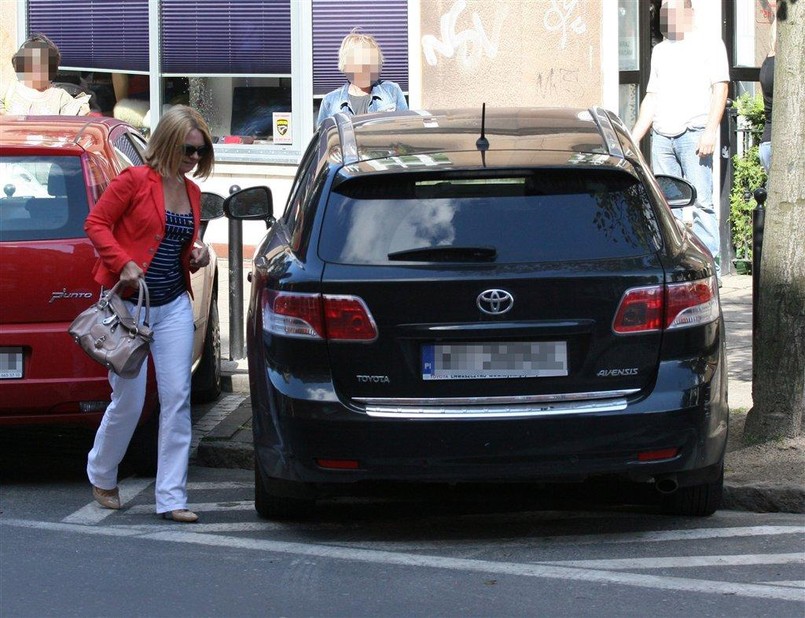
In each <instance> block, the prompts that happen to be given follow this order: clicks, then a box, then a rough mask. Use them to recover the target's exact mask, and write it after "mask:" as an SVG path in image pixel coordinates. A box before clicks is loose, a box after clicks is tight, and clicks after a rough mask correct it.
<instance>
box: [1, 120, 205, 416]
mask: <svg viewBox="0 0 805 618" xmlns="http://www.w3.org/2000/svg"><path fill="white" fill-rule="evenodd" d="M145 145H146V143H145V139H144V138H143V137H142V135H140V134H139V133H138V132H137V131H136V130H135V129H134V128H132V127H131V126H129V125H128V124H126V123H124V122H121V121H118V120H115V119H112V118H100V117H98V118H87V117H67V116H53V117H47V116H36V117H33V116H29V117H23V116H17V117H12V116H0V188H2V194H0V426H2V425H23V424H34V423H70V424H73V423H81V424H87V425H93V424H97V423H98V422H99V421H100V418H101V416H102V415H103V411H104V409H105V408H106V405H107V403H108V402H109V395H110V388H109V384H108V381H107V372H106V370H105V369H104V368H103V367H102V366H101V365H98V364H96V363H94V362H93V361H91V360H90V359H89V358H88V357H87V356H86V355H85V354H84V352H83V351H82V350H81V349H80V348H79V347H78V346H77V345H76V344H75V343H74V342H73V341H72V339H71V338H70V336H69V335H68V334H67V327H68V326H69V324H70V322H71V321H72V320H73V318H75V316H76V315H78V314H79V313H80V312H81V311H82V310H84V309H86V308H87V307H88V306H89V305H90V304H91V303H92V302H94V301H96V300H97V299H98V295H99V293H100V286H99V285H98V284H97V283H95V281H94V280H93V279H92V275H91V270H92V265H93V263H94V262H95V259H96V253H95V250H94V249H93V247H92V244H91V243H90V241H89V239H88V238H87V237H86V235H85V234H84V219H85V218H86V216H87V213H88V212H89V210H90V209H91V208H92V207H93V205H94V204H95V203H96V202H97V201H98V198H99V197H100V196H101V194H102V193H103V191H104V189H105V188H106V187H107V186H108V185H109V182H110V181H111V180H112V179H113V178H114V177H115V176H116V175H117V174H119V173H120V172H121V171H122V170H123V169H125V168H126V167H128V166H130V165H141V164H142V163H143V158H142V154H143V152H144V149H145ZM203 216H204V217H207V218H208V217H209V216H210V214H209V213H205V215H203ZM217 272H218V271H217V258H216V257H215V254H214V253H213V255H212V259H211V260H210V265H209V266H208V267H207V268H205V269H203V270H200V271H198V272H197V273H195V275H194V276H193V279H192V284H193V293H194V297H195V298H194V301H193V312H194V318H195V324H196V341H195V345H194V348H193V367H194V371H195V373H194V377H193V391H194V393H193V394H194V399H195V400H197V401H198V400H211V399H214V398H216V397H218V395H219V394H220V390H221V375H220V356H221V353H220V349H221V347H220V337H219V326H218V310H217V304H216V295H217ZM150 373H151V375H152V376H153V371H152V372H150ZM156 409H157V397H156V389H155V383H154V381H153V378H152V379H151V381H150V388H149V396H148V398H147V401H146V405H145V409H144V413H143V422H144V421H145V420H146V419H147V418H149V417H151V416H153V413H154V412H155V411H156Z"/></svg>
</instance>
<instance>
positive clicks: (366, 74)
mask: <svg viewBox="0 0 805 618" xmlns="http://www.w3.org/2000/svg"><path fill="white" fill-rule="evenodd" d="M344 74H345V75H346V76H347V79H348V80H349V81H350V82H352V83H353V84H355V85H356V86H357V87H358V88H369V87H370V86H371V85H372V84H374V83H375V82H376V81H377V80H378V79H379V78H380V56H379V54H378V53H377V50H376V49H375V48H374V47H371V46H369V45H356V46H355V47H353V48H352V49H351V50H350V52H349V53H348V54H347V58H346V62H345V63H344Z"/></svg>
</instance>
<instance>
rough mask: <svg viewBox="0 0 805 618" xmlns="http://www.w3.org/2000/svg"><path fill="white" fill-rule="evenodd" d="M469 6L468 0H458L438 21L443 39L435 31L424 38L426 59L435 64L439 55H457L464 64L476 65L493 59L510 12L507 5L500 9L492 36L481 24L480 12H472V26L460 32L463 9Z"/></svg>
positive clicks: (423, 48) (448, 56)
mask: <svg viewBox="0 0 805 618" xmlns="http://www.w3.org/2000/svg"><path fill="white" fill-rule="evenodd" d="M466 8H467V2H466V0H456V2H455V3H454V4H453V6H452V7H451V8H450V10H449V11H448V12H447V13H445V14H444V15H442V16H441V19H440V20H439V24H440V32H439V35H440V36H441V38H437V37H436V36H434V35H432V34H426V35H425V36H423V37H422V50H423V53H424V56H425V61H426V62H427V63H428V64H429V65H431V66H436V65H437V64H438V62H439V57H438V56H437V54H440V55H441V56H444V57H445V58H452V57H454V56H455V57H456V58H457V59H458V60H460V61H461V63H462V64H463V65H464V66H467V67H470V66H476V65H477V64H478V63H479V62H480V61H481V60H482V59H483V58H484V56H486V57H487V58H494V57H495V56H497V54H498V44H499V43H500V32H501V29H502V27H503V20H504V19H505V17H506V14H507V12H508V9H507V7H506V6H505V5H504V6H502V7H500V10H499V11H498V12H497V17H496V20H495V25H494V26H493V28H492V34H491V36H489V35H488V34H487V32H486V29H485V28H484V25H483V23H481V18H480V17H479V16H478V13H476V12H473V13H472V16H471V17H470V21H471V22H472V27H471V28H466V29H464V30H461V31H460V32H458V21H459V18H460V16H461V14H462V13H463V12H464V9H466Z"/></svg>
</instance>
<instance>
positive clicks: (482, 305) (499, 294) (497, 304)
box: [475, 290, 514, 315]
mask: <svg viewBox="0 0 805 618" xmlns="http://www.w3.org/2000/svg"><path fill="white" fill-rule="evenodd" d="M475 304H477V305H478V309H480V310H481V311H483V312H484V313H486V314H488V315H502V314H504V313H506V312H507V311H510V310H511V308H512V307H513V306H514V296H512V295H511V294H509V293H508V292H507V291H506V290H484V291H483V292H481V293H480V294H478V298H477V300H476V301H475Z"/></svg>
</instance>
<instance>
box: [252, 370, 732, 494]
mask: <svg viewBox="0 0 805 618" xmlns="http://www.w3.org/2000/svg"><path fill="white" fill-rule="evenodd" d="M692 366H701V365H700V364H698V365H695V364H691V363H684V362H679V361H674V362H667V363H663V364H662V365H661V368H660V372H659V374H658V380H657V382H656V384H655V386H654V389H653V390H652V392H651V393H650V394H649V395H647V396H642V397H641V396H639V395H636V396H634V397H631V398H629V399H628V403H627V405H626V407H625V408H624V409H621V410H609V411H601V412H589V413H582V414H567V415H562V414H559V415H553V416H542V417H540V416H537V417H531V418H505V419H480V418H474V419H451V420H438V419H415V420H411V419H400V418H382V417H380V418H378V417H376V416H375V417H372V416H369V415H367V414H366V413H365V412H364V411H362V410H361V409H360V408H358V407H354V408H353V407H351V405H349V404H345V403H343V402H341V401H339V400H338V399H337V397H335V395H334V392H333V391H332V389H331V388H330V392H329V393H328V392H327V387H326V383H324V382H322V383H317V384H316V385H313V384H310V383H308V384H302V383H300V382H289V381H288V380H287V377H286V376H282V375H281V374H278V373H274V372H272V371H270V370H269V371H266V373H265V374H264V378H265V381H263V380H259V381H254V380H253V386H255V387H256V388H253V389H252V396H253V401H254V405H253V410H254V423H253V431H254V439H255V452H256V454H257V460H258V464H259V465H261V466H262V469H263V472H264V474H265V476H266V477H270V478H279V479H285V480H290V481H299V482H305V483H351V482H358V481H377V480H383V481H433V482H442V481H445V482H461V481H467V482H476V481H477V482H483V481H489V482H500V481H544V482H575V481H583V480H586V479H589V478H592V477H597V476H609V475H620V476H623V477H626V478H628V479H630V480H634V481H648V480H651V479H653V478H655V477H658V476H664V475H676V480H677V481H678V483H679V485H680V486H684V485H689V484H697V483H699V482H706V481H707V480H712V479H710V477H711V476H714V475H715V474H716V473H717V472H718V470H719V468H720V462H721V460H722V458H723V454H724V450H725V445H726V438H727V417H728V409H727V401H726V384H725V367H724V365H723V363H722V362H717V363H710V364H708V367H709V369H708V370H707V371H706V372H705V373H697V372H696V371H693V370H691V369H690V367H692ZM261 377H262V376H261ZM265 384H268V385H269V386H268V388H264V385H265ZM312 393H316V397H317V398H316V399H313V398H311V396H310V395H311V394H312ZM300 395H301V396H300ZM667 449H672V450H674V451H675V453H674V454H673V455H672V456H667V457H663V458H655V459H651V457H656V452H657V451H665V450H667ZM641 453H642V454H643V457H642V458H641ZM650 453H654V454H653V455H650ZM647 457H648V460H645V459H646V458H647ZM327 460H329V461H327ZM322 462H324V465H322ZM333 462H335V463H336V465H341V463H339V462H347V464H348V465H351V466H354V469H349V470H343V469H337V468H333ZM702 479H704V480H702Z"/></svg>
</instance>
